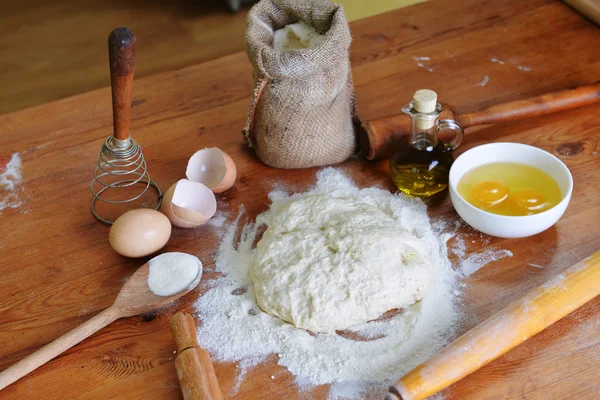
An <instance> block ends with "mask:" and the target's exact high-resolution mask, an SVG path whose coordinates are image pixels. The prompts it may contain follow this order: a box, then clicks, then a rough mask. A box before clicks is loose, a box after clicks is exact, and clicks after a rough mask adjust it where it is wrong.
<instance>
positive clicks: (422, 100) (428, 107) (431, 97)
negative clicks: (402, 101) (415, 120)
mask: <svg viewBox="0 0 600 400" xmlns="http://www.w3.org/2000/svg"><path fill="white" fill-rule="evenodd" d="M413 104H414V106H415V110H417V111H418V112H420V113H423V114H431V113H432V112H434V111H435V106H436V104H437V93H436V92H434V91H433V90H429V89H421V90H417V91H416V92H415V94H414V95H413Z"/></svg>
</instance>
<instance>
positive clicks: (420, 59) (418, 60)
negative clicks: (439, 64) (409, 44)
mask: <svg viewBox="0 0 600 400" xmlns="http://www.w3.org/2000/svg"><path fill="white" fill-rule="evenodd" d="M412 59H413V61H414V62H416V63H417V67H419V68H424V69H426V70H427V71H429V72H433V70H434V69H435V68H434V67H430V66H427V65H425V63H424V62H423V61H431V57H419V56H413V57H412Z"/></svg>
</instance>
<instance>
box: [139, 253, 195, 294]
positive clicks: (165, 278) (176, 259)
mask: <svg viewBox="0 0 600 400" xmlns="http://www.w3.org/2000/svg"><path fill="white" fill-rule="evenodd" d="M149 263H150V265H149V269H150V271H149V273H148V286H149V287H150V290H151V291H152V293H154V294H157V295H159V296H173V295H175V294H177V293H181V292H182V291H184V290H186V289H189V288H191V287H194V286H196V285H197V284H198V282H199V281H200V278H201V277H202V263H201V262H200V260H199V259H198V258H197V257H194V256H192V255H190V254H186V253H177V252H172V253H163V254H161V255H159V256H156V257H154V258H153V259H151V260H150V261H149Z"/></svg>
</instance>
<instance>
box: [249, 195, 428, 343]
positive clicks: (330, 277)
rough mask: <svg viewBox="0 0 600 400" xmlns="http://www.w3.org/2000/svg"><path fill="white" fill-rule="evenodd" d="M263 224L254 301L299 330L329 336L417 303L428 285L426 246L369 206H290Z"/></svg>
mask: <svg viewBox="0 0 600 400" xmlns="http://www.w3.org/2000/svg"><path fill="white" fill-rule="evenodd" d="M390 213H391V211H390ZM265 223H266V224H267V225H268V229H267V230H266V231H265V233H264V234H263V237H262V239H261V240H260V242H259V243H258V244H257V248H256V251H255V253H254V255H253V259H252V261H251V264H250V269H249V276H250V279H251V281H252V283H253V287H254V292H255V296H256V301H257V304H258V306H259V307H260V308H261V309H262V310H264V311H265V312H267V313H269V314H271V315H274V316H276V317H279V318H281V319H282V320H284V321H287V322H289V323H291V324H294V325H295V326H297V327H299V328H303V329H307V330H311V331H314V332H332V331H335V330H343V329H346V328H348V327H350V326H353V325H357V324H360V323H364V322H367V321H370V320H373V319H377V318H378V317H379V316H381V314H383V313H385V312H386V311H388V310H391V309H394V308H405V307H408V306H410V305H412V304H414V303H415V302H417V301H419V300H421V299H422V298H423V296H424V294H425V292H426V290H427V288H428V286H429V284H430V283H431V281H432V274H433V267H432V265H431V262H430V261H429V258H428V256H427V250H426V249H425V247H424V244H423V242H422V241H421V240H420V239H419V238H417V237H416V236H414V235H413V234H411V233H410V232H407V231H406V230H405V229H404V228H403V227H402V225H401V224H400V223H399V222H398V221H397V220H396V219H395V218H394V217H393V215H390V214H388V213H386V212H385V210H380V209H379V208H377V207H376V205H370V204H368V201H361V200H358V199H354V198H340V197H331V196H330V195H323V194H319V195H313V196H309V197H305V198H300V199H295V200H294V199H292V200H289V201H288V202H285V203H284V204H283V205H280V206H279V207H277V209H271V213H270V215H269V216H268V218H267V220H266V221H265Z"/></svg>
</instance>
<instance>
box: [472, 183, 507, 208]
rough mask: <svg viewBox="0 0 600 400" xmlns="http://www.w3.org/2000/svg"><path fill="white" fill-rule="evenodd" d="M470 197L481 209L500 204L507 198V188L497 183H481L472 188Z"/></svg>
mask: <svg viewBox="0 0 600 400" xmlns="http://www.w3.org/2000/svg"><path fill="white" fill-rule="evenodd" d="M471 197H472V198H473V199H474V200H475V201H476V202H477V203H479V204H480V205H481V206H483V207H492V206H495V205H496V204H500V203H502V202H503V201H504V200H506V198H507V197H508V187H507V186H506V185H505V184H503V183H501V182H497V181H483V182H479V183H478V184H477V185H475V186H473V189H472V190H471Z"/></svg>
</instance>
